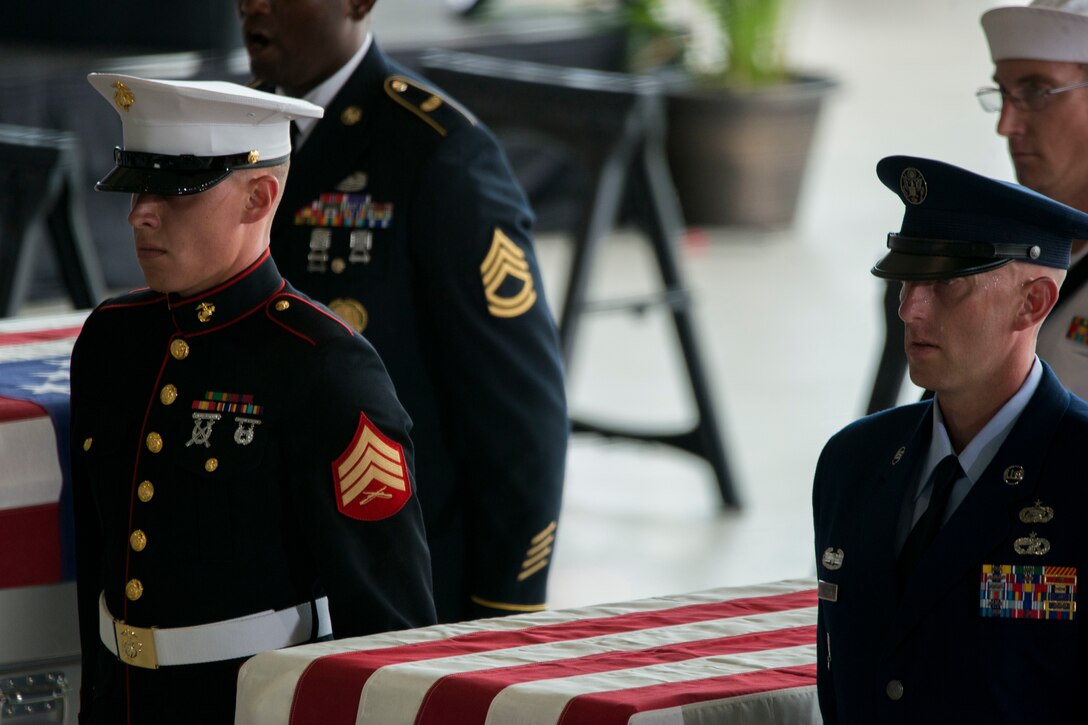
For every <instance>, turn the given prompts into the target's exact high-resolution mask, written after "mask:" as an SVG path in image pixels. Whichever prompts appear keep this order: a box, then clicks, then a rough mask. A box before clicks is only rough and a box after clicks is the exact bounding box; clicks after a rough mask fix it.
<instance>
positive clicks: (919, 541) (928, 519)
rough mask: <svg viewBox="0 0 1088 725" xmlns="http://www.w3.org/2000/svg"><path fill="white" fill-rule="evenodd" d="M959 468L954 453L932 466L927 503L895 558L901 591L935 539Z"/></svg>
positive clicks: (959, 476)
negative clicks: (896, 559) (930, 488)
mask: <svg viewBox="0 0 1088 725" xmlns="http://www.w3.org/2000/svg"><path fill="white" fill-rule="evenodd" d="M963 476H964V473H963V469H962V468H960V460H959V459H958V458H956V456H953V455H948V456H945V457H944V458H942V459H941V460H940V462H939V463H938V464H937V467H936V468H934V469H933V476H932V477H931V478H932V481H933V489H932V490H931V491H930V494H929V506H927V507H926V510H925V512H924V513H923V514H922V516H921V518H919V519H918V523H916V524H915V525H914V528H913V529H911V530H910V534H909V535H908V536H907V540H906V542H905V543H904V544H903V550H902V551H900V552H899V561H898V563H897V565H896V569H897V573H898V575H899V590H900V591H902V590H903V588H904V585H905V584H906V583H907V579H909V578H910V574H911V572H912V571H914V567H915V566H916V565H917V564H918V560H919V559H921V558H922V554H924V553H925V551H926V549H928V548H929V545H930V544H931V543H933V539H935V538H937V532H938V531H940V530H941V522H942V521H944V512H945V510H946V509H947V508H948V496H949V494H951V493H952V486H953V484H955V483H956V481H958V480H959V479H961V478H963Z"/></svg>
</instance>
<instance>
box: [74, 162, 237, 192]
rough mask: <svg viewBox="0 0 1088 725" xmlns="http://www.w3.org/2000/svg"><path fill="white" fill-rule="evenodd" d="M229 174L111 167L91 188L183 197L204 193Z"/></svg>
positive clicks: (227, 172)
mask: <svg viewBox="0 0 1088 725" xmlns="http://www.w3.org/2000/svg"><path fill="white" fill-rule="evenodd" d="M230 172H231V169H225V170H224V169H216V170H215V171H170V170H167V169H133V168H129V167H126V166H115V167H114V168H113V170H112V171H110V172H109V173H108V174H106V175H105V176H103V177H102V180H101V181H99V182H98V183H97V184H95V185H94V188H95V189H97V190H98V191H123V192H127V193H129V194H159V195H162V196H185V195H186V194H198V193H200V192H202V191H207V190H208V189H210V188H212V187H213V186H215V185H216V184H218V183H219V182H220V181H222V180H223V179H225V178H227V177H228V176H230Z"/></svg>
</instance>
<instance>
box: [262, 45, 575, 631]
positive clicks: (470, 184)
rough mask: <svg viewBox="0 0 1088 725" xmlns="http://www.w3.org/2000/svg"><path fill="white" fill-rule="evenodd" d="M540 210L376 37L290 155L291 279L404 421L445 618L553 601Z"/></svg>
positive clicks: (550, 364) (554, 502)
mask: <svg viewBox="0 0 1088 725" xmlns="http://www.w3.org/2000/svg"><path fill="white" fill-rule="evenodd" d="M531 222H532V215H531V212H530V210H529V208H528V206H527V202H526V199H525V197H524V195H523V193H522V191H521V189H520V188H519V187H518V185H517V184H516V182H515V181H514V179H513V176H512V173H511V171H510V169H509V167H508V164H507V162H506V159H505V156H504V155H503V153H502V152H501V150H500V148H499V146H498V144H497V143H496V140H495V138H494V136H493V135H492V134H491V133H490V132H489V131H488V130H486V129H485V128H484V127H483V126H482V125H481V124H479V123H477V122H476V120H475V119H474V118H473V117H472V116H471V115H469V114H468V113H467V112H466V111H464V110H462V109H460V108H458V107H457V106H456V104H455V103H454V102H452V101H451V100H450V99H448V98H446V97H445V96H443V95H441V94H440V93H439V92H437V91H434V90H432V89H431V88H430V87H428V86H427V85H425V84H424V83H423V82H421V81H420V80H418V79H417V78H415V77H413V76H412V75H411V74H410V73H408V72H407V71H405V70H404V69H403V68H401V67H399V66H398V65H396V64H395V63H393V62H391V61H389V60H387V59H386V57H385V56H384V55H383V54H382V52H381V50H380V49H379V48H378V46H377V44H376V43H373V44H371V46H370V48H369V49H368V50H367V52H366V55H365V56H364V58H363V59H362V61H361V63H360V65H359V66H358V68H356V70H355V71H354V73H353V74H352V75H351V76H350V77H349V79H348V80H347V81H346V83H345V84H344V85H343V87H342V88H341V89H340V91H339V93H337V95H336V97H335V99H334V100H333V102H332V103H331V104H328V108H327V109H326V114H325V119H324V120H323V121H322V122H319V123H318V124H317V125H316V126H315V127H314V128H313V129H312V130H311V131H310V132H309V135H308V136H306V140H305V143H304V144H303V145H302V147H301V149H299V150H298V151H296V153H295V154H294V156H293V157H292V161H291V174H290V178H289V179H288V182H287V190H286V192H285V195H284V200H283V203H282V205H281V206H280V209H279V211H278V213H277V215H276V220H275V222H274V226H273V230H272V253H273V255H274V257H275V259H276V262H277V264H279V265H280V268H281V269H282V270H283V273H284V276H285V277H286V278H287V279H289V280H290V281H291V283H292V284H295V285H297V286H298V287H299V289H302V290H303V291H305V292H306V293H307V294H310V295H312V296H313V297H314V298H315V299H317V300H320V301H321V302H323V303H325V304H327V305H329V307H330V308H331V309H332V310H333V311H335V312H336V313H337V314H339V315H341V316H342V317H343V318H344V319H345V320H347V321H349V322H350V323H351V324H352V326H353V327H355V328H356V329H357V330H360V331H362V333H363V335H364V336H365V337H366V338H367V339H368V340H370V342H371V343H373V345H374V347H375V348H376V349H377V350H378V353H379V354H380V355H381V356H382V359H383V360H384V361H385V364H386V366H387V367H388V369H389V374H390V375H391V376H392V378H393V382H394V383H395V385H396V389H397V394H398V396H399V397H400V399H401V401H402V402H403V403H404V406H405V408H406V409H407V410H408V413H409V414H410V415H411V417H412V420H413V423H414V427H413V430H412V437H413V439H414V441H415V444H416V470H417V473H418V477H419V498H420V503H421V505H422V507H423V515H424V518H425V520H426V528H427V537H428V541H429V543H430V547H431V559H432V565H433V570H434V572H433V573H434V589H435V603H436V607H437V609H438V616H439V620H440V621H455V620H461V619H467V618H473V617H480V616H495V615H499V614H509V613H511V612H523V611H533V610H537V609H542V608H544V606H545V598H546V585H547V577H548V569H549V565H550V562H551V553H552V547H553V544H554V541H555V538H556V534H557V521H558V516H559V507H560V498H561V494H562V485H563V473H564V465H565V458H566V445H567V437H568V425H569V424H568V420H567V413H566V400H565V392H564V380H563V372H562V363H561V360H560V355H559V346H558V339H557V333H556V327H555V323H554V320H553V317H552V315H551V313H550V311H549V309H548V306H547V303H546V301H545V297H544V289H543V285H542V283H541V277H540V270H539V266H538V264H537V260H536V255H535V252H534V249H533V243H532V239H531V235H530V225H531Z"/></svg>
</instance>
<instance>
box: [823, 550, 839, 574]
mask: <svg viewBox="0 0 1088 725" xmlns="http://www.w3.org/2000/svg"><path fill="white" fill-rule="evenodd" d="M842 558H843V552H842V549H836V548H834V547H832V546H829V547H827V549H826V550H824V555H823V556H822V557H821V558H820V563H822V564H823V565H824V568H826V569H830V570H831V571H835V570H837V569H841V568H842Z"/></svg>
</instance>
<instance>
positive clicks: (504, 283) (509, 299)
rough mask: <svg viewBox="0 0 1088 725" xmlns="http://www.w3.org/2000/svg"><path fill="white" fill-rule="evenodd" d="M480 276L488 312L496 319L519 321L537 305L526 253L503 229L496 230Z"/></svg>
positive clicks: (481, 266) (481, 267)
mask: <svg viewBox="0 0 1088 725" xmlns="http://www.w3.org/2000/svg"><path fill="white" fill-rule="evenodd" d="M480 275H481V276H482V278H483V282H484V295H485V296H486V297H487V309H488V311H489V312H490V313H491V314H492V315H494V316H495V317H517V316H518V315H520V314H522V313H524V312H525V311H526V310H528V309H529V308H531V307H532V306H533V304H534V303H535V302H536V290H535V289H533V273H532V270H531V269H529V262H528V260H526V259H525V252H523V251H522V250H521V248H520V247H519V246H518V245H516V244H514V242H513V241H511V239H510V237H508V236H506V234H504V233H503V231H502V230H501V229H495V234H494V236H493V237H492V239H491V249H489V250H488V252H487V258H486V259H484V261H483V264H481V265H480Z"/></svg>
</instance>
